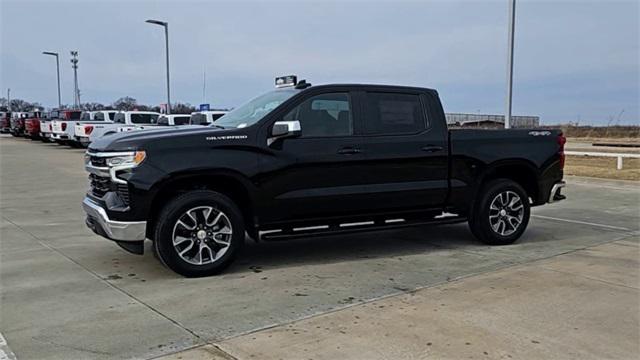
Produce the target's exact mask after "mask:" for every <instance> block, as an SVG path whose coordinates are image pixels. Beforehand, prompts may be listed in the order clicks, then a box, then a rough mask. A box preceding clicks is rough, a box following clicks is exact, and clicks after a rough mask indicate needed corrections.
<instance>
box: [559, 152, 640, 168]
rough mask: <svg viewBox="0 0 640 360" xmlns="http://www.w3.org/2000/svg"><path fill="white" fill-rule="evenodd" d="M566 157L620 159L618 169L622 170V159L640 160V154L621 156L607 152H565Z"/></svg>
mask: <svg viewBox="0 0 640 360" xmlns="http://www.w3.org/2000/svg"><path fill="white" fill-rule="evenodd" d="M564 154H565V155H571V156H592V157H614V158H617V159H618V162H617V163H616V168H617V169H618V170H622V159H624V158H635V159H640V154H621V153H607V152H588V151H565V152H564Z"/></svg>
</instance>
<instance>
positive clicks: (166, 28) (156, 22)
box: [146, 20, 171, 114]
mask: <svg viewBox="0 0 640 360" xmlns="http://www.w3.org/2000/svg"><path fill="white" fill-rule="evenodd" d="M146 22H147V23H149V24H154V25H160V26H163V27H164V41H165V51H166V57H167V114H171V95H170V94H171V92H170V90H169V23H168V22H166V21H160V20H147V21H146Z"/></svg>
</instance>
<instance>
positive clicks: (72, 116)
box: [67, 111, 80, 120]
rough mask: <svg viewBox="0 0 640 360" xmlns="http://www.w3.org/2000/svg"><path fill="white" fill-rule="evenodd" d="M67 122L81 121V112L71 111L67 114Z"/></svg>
mask: <svg viewBox="0 0 640 360" xmlns="http://www.w3.org/2000/svg"><path fill="white" fill-rule="evenodd" d="M67 120H80V112H79V111H69V112H68V113H67Z"/></svg>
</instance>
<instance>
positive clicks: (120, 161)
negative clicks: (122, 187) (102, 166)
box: [106, 150, 147, 167]
mask: <svg viewBox="0 0 640 360" xmlns="http://www.w3.org/2000/svg"><path fill="white" fill-rule="evenodd" d="M146 157H147V153H146V152H144V151H142V150H141V151H136V152H131V153H128V154H126V155H119V156H114V157H108V158H107V159H106V160H107V161H106V162H107V165H108V166H109V167H136V166H138V165H140V164H141V163H142V162H143V161H144V159H146Z"/></svg>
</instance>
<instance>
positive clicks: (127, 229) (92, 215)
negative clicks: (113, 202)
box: [82, 198, 147, 241]
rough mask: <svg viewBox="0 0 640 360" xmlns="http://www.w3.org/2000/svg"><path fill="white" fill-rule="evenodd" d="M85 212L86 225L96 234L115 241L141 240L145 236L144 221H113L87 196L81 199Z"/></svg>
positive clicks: (145, 226) (145, 224) (145, 227)
mask: <svg viewBox="0 0 640 360" xmlns="http://www.w3.org/2000/svg"><path fill="white" fill-rule="evenodd" d="M82 208H83V209H84V212H85V213H86V214H87V226H88V227H89V228H90V229H91V230H93V232H95V233H96V234H98V235H101V236H105V237H107V238H109V239H111V240H116V241H143V240H144V239H145V238H146V231H147V222H146V221H114V220H110V219H109V217H108V216H107V212H106V211H105V210H104V209H103V208H102V207H101V206H100V205H98V204H97V203H96V202H94V201H93V200H91V199H89V198H85V199H84V201H82Z"/></svg>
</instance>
